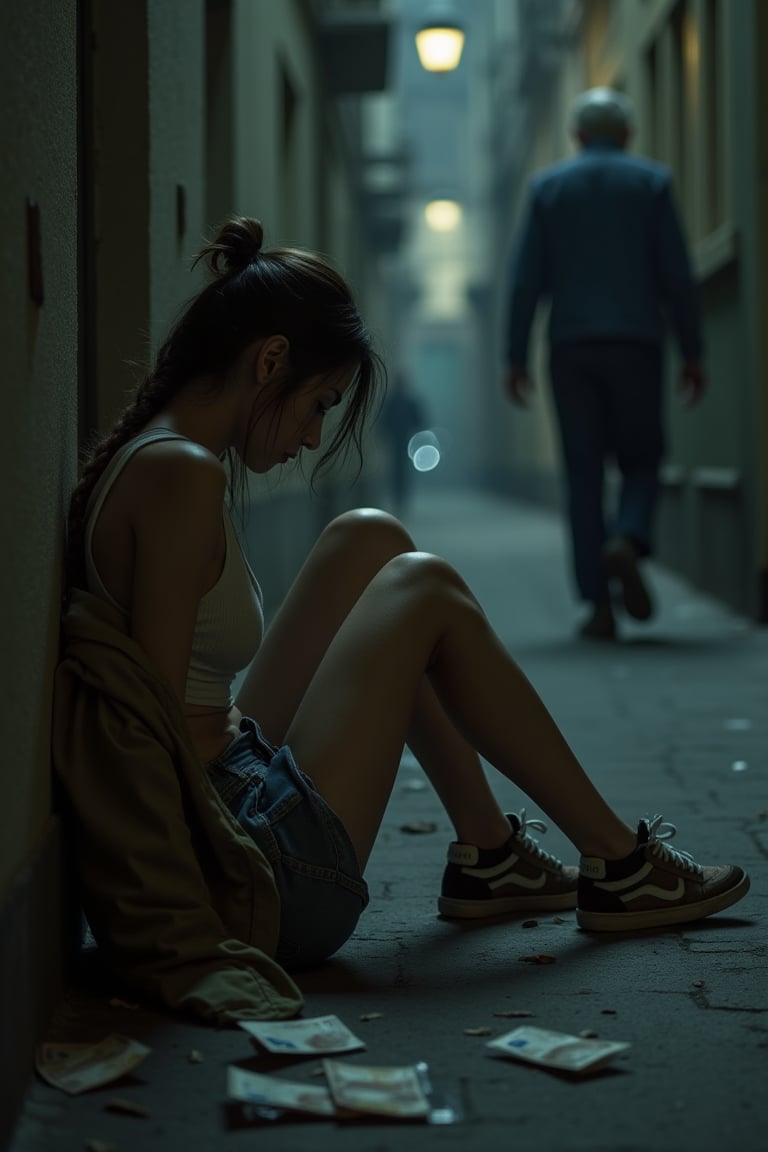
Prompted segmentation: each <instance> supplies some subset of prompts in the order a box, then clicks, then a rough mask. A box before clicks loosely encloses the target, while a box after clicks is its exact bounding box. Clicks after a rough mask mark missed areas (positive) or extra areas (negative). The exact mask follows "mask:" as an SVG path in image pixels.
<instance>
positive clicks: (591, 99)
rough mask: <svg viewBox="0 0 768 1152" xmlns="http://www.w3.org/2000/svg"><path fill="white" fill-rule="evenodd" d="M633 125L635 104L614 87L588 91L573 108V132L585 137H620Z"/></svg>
mask: <svg viewBox="0 0 768 1152" xmlns="http://www.w3.org/2000/svg"><path fill="white" fill-rule="evenodd" d="M633 122H634V114H633V110H632V101H631V100H630V99H629V98H628V97H627V96H625V95H624V93H623V92H616V91H615V89H613V88H588V89H587V91H586V92H582V93H581V94H580V95H579V96H577V97H576V99H575V100H574V102H573V106H572V108H571V129H572V131H573V132H578V133H580V134H581V135H583V136H599V135H601V134H602V135H613V136H615V135H620V134H621V133H623V132H627V131H629V130H630V129H631V128H632V126H633Z"/></svg>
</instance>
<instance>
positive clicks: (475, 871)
mask: <svg viewBox="0 0 768 1152" xmlns="http://www.w3.org/2000/svg"><path fill="white" fill-rule="evenodd" d="M519 859H520V857H519V856H515V855H514V854H513V855H512V856H507V857H506V859H505V860H502V862H501V863H500V864H494V865H493V867H492V868H462V872H464V873H465V875H467V876H476V877H477V878H478V880H491V879H493V877H494V876H498V875H499V874H500V873H501V872H508V871H509V869H510V868H514V866H515V864H517V862H518V860H519Z"/></svg>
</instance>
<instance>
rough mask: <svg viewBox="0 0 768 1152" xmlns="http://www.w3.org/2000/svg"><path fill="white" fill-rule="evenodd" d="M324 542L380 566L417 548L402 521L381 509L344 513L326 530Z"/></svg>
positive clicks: (356, 510)
mask: <svg viewBox="0 0 768 1152" xmlns="http://www.w3.org/2000/svg"><path fill="white" fill-rule="evenodd" d="M320 542H321V543H322V545H323V547H327V548H331V549H333V550H334V551H336V552H339V553H349V554H351V555H352V556H354V557H355V558H366V559H370V560H373V561H376V562H377V564H378V566H379V567H380V566H381V565H383V564H386V563H387V561H388V560H390V559H391V558H392V557H394V556H399V555H400V554H401V553H403V552H412V551H414V549H415V547H416V545H415V544H414V542H413V539H412V538H411V536H410V535H409V534H408V532H407V531H406V530H405V528H404V527H403V525H402V524H401V523H400V521H399V520H397V519H396V518H395V517H394V516H391V515H390V514H389V512H384V511H382V510H381V509H380V508H354V509H352V510H351V511H349V512H342V513H341V514H340V515H339V516H336V517H334V519H333V520H331V521H330V522H329V523H328V524H327V525H326V527H325V528H324V529H323V532H322V534H321V536H320Z"/></svg>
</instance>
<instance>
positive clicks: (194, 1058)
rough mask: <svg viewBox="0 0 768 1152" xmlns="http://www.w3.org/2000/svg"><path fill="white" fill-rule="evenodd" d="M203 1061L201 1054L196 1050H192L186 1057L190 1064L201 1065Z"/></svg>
mask: <svg viewBox="0 0 768 1152" xmlns="http://www.w3.org/2000/svg"><path fill="white" fill-rule="evenodd" d="M204 1059H205V1057H204V1056H203V1054H202V1052H198V1050H197V1048H193V1049H192V1051H191V1052H190V1053H189V1055H188V1056H187V1060H188V1061H189V1063H190V1064H202V1062H203V1060H204Z"/></svg>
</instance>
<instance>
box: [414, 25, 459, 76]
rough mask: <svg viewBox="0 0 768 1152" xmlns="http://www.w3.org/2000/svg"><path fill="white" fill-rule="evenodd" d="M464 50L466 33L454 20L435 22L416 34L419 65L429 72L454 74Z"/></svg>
mask: <svg viewBox="0 0 768 1152" xmlns="http://www.w3.org/2000/svg"><path fill="white" fill-rule="evenodd" d="M463 49H464V32H463V30H462V29H461V28H460V27H459V26H458V24H455V23H454V22H453V21H452V20H441V21H439V22H438V21H434V22H433V23H431V24H427V25H425V26H424V27H423V28H420V29H419V31H418V32H417V33H416V51H417V52H418V54H419V63H420V64H421V66H422V68H424V69H426V71H427V72H453V70H454V69H455V68H458V66H459V61H460V60H461V53H462V51H463Z"/></svg>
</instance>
